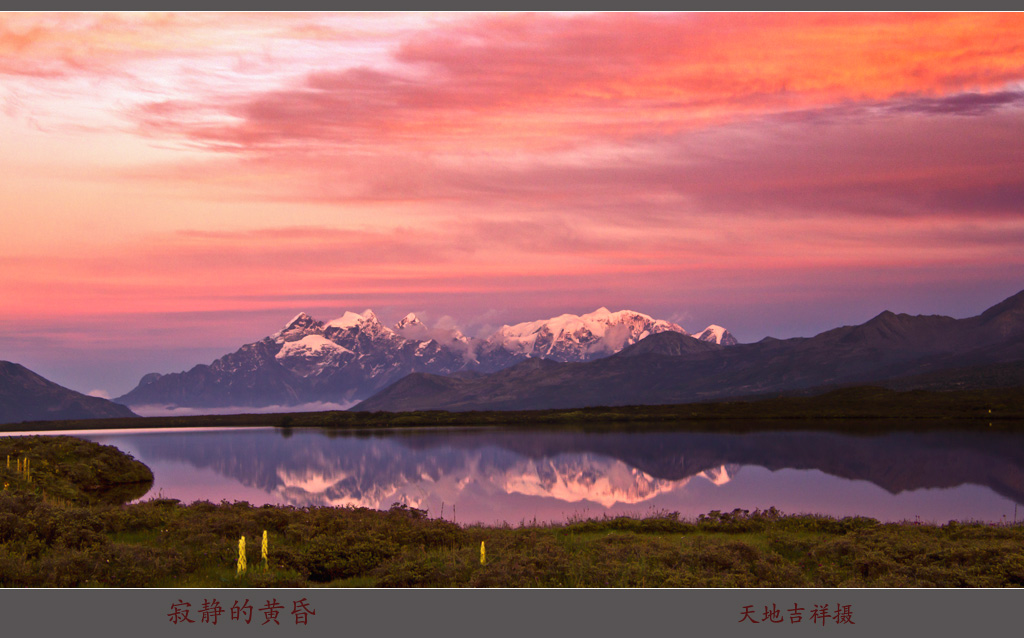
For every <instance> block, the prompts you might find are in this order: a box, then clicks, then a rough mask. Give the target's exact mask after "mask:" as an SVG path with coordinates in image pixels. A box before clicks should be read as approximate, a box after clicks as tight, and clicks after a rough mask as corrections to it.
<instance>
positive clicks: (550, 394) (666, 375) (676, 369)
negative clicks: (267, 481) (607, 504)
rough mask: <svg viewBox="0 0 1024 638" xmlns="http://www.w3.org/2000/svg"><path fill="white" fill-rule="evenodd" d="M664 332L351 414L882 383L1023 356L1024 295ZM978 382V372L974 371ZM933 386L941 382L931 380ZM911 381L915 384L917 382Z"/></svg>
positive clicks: (414, 383) (403, 385)
mask: <svg viewBox="0 0 1024 638" xmlns="http://www.w3.org/2000/svg"><path fill="white" fill-rule="evenodd" d="M682 343H684V342H680V341H679V339H678V335H674V334H670V333H660V334H654V335H650V336H649V337H647V338H646V339H644V340H643V341H640V342H638V343H636V344H634V345H632V346H629V347H627V348H625V349H623V350H622V351H621V352H619V353H618V354H616V355H613V356H611V357H608V358H605V359H600V360H597V361H591V362H587V363H579V364H558V363H553V362H552V363H551V365H547V366H544V367H543V368H540V367H538V368H530V369H526V368H520V366H515V368H511V369H509V370H508V371H506V372H511V371H512V370H516V371H517V372H516V374H514V375H512V374H502V373H497V374H490V375H486V376H483V377H480V378H477V379H473V380H462V381H461V382H460V383H457V384H446V383H444V382H438V380H437V379H434V378H432V377H431V376H430V375H416V376H409V377H406V378H404V379H402V380H401V381H399V382H397V383H395V384H394V385H392V386H391V387H389V388H387V389H386V390H384V391H383V392H381V393H379V394H377V395H375V396H373V397H370V398H369V399H367V400H366V401H364V402H362V403H360V404H359V405H357V406H356V407H355V408H353V409H354V410H367V411H409V410H427V409H443V410H454V411H461V410H526V409H558V408H562V409H565V408H578V407H587V406H597V405H607V406H619V405H656V404H671V403H685V402H692V401H706V400H715V399H724V398H731V397H740V396H749V395H770V394H772V393H776V394H778V393H786V392H794V391H805V390H810V389H813V388H820V387H841V386H844V385H854V384H864V383H872V384H880V383H882V384H884V383H885V382H887V381H892V382H899V380H903V383H904V385H903V387H904V389H909V388H908V387H907V385H906V379H909V378H913V377H914V376H922V375H932V376H933V377H934V376H935V375H938V376H939V377H940V378H941V375H942V374H943V373H944V372H947V371H954V370H958V369H964V368H970V367H973V368H975V369H977V368H979V367H981V368H984V367H985V366H991V365H1001V364H1009V363H1013V362H1017V361H1024V291H1022V292H1021V293H1018V294H1016V295H1014V296H1013V297H1010V298H1008V299H1006V300H1004V301H1003V302H1001V303H999V304H997V305H995V306H993V307H991V308H989V309H988V310H986V311H985V312H983V313H982V314H980V315H978V316H975V317H969V318H966V319H954V318H951V317H944V316H938V315H916V316H914V315H907V314H895V313H892V312H889V311H886V312H883V313H881V314H879V315H877V316H876V317H874V318H872V319H870V320H868V321H867V322H865V323H863V324H860V325H855V326H842V327H840V328H835V329H833V330H828V331H826V332H823V333H821V334H818V335H816V336H814V337H810V338H805V337H800V338H794V339H785V340H780V339H764V340H762V341H759V342H757V343H751V344H739V345H735V346H732V347H729V348H722V347H715V346H714V345H713V344H709V345H711V347H709V348H704V347H701V346H700V345H697V347H693V344H689V343H686V344H685V346H686V347H681V346H680V344H682ZM976 377H977V378H981V376H978V375H976ZM930 382H931V383H934V382H935V379H934V378H933V379H932V380H931V381H930ZM910 387H913V385H912V384H911V386H910Z"/></svg>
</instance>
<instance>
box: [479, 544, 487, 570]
mask: <svg viewBox="0 0 1024 638" xmlns="http://www.w3.org/2000/svg"><path fill="white" fill-rule="evenodd" d="M480 564H481V565H486V564H487V551H486V550H484V542H483V541H480Z"/></svg>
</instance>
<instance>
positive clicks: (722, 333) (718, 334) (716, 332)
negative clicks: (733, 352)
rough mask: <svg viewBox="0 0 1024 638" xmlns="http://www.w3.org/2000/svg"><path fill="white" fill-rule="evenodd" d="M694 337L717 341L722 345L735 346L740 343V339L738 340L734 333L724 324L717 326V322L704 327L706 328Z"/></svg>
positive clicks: (710, 341) (711, 341)
mask: <svg viewBox="0 0 1024 638" xmlns="http://www.w3.org/2000/svg"><path fill="white" fill-rule="evenodd" d="M693 337H694V338H695V339H699V340H701V341H707V342H709V343H717V344H718V345H721V346H734V345H736V344H737V343H738V341H736V337H734V336H732V333H730V332H729V331H728V330H726V329H725V328H723V327H722V326H716V325H715V324H711V325H710V326H708V327H707V328H704V330H702V331H701V332H700V333H698V334H695V335H693Z"/></svg>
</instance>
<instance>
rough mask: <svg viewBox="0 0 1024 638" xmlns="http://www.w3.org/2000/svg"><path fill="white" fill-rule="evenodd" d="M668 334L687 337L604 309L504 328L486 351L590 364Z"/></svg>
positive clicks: (645, 318)
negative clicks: (647, 339)
mask: <svg viewBox="0 0 1024 638" xmlns="http://www.w3.org/2000/svg"><path fill="white" fill-rule="evenodd" d="M666 331H672V332H678V333H681V334H684V335H685V334H687V332H686V331H685V330H683V329H682V328H681V327H680V326H677V325H676V324H674V323H671V322H668V321H664V320H661V319H654V318H652V317H651V316H650V315H645V314H643V313H640V312H635V311H633V310H620V311H618V312H611V311H610V310H608V309H607V308H603V307H602V308H598V309H597V310H595V311H594V312H590V313H587V314H584V315H573V314H564V315H559V316H557V317H552V318H551V319H544V320H540V321H528V322H524V323H519V324H515V325H512V326H502V327H501V328H500V329H499V330H498V331H497V332H495V333H494V334H493V335H491V336H490V337H489V338H488V339H487V341H486V343H485V346H484V349H485V350H494V349H497V348H504V349H505V350H507V351H509V352H511V353H513V354H516V355H525V356H528V357H545V358H551V359H555V360H558V361H587V360H590V359H594V358H597V357H600V356H607V355H610V354H614V353H616V352H618V351H620V350H622V349H623V348H625V347H626V346H630V345H633V344H634V343H636V342H637V341H640V340H641V339H643V338H644V337H647V336H649V335H652V334H656V333H659V332H666Z"/></svg>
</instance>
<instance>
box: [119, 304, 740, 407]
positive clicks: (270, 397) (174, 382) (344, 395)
mask: <svg viewBox="0 0 1024 638" xmlns="http://www.w3.org/2000/svg"><path fill="white" fill-rule="evenodd" d="M669 331H671V332H677V333H679V334H682V335H688V334H689V333H687V332H686V331H685V330H683V328H682V327H680V326H678V325H676V324H674V323H672V322H669V321H665V320H662V319H654V318H653V317H651V316H649V315H645V314H643V313H639V312H634V311H631V310H620V311H618V312H611V311H609V310H608V309H607V308H599V309H598V310H596V311H594V312H591V313H588V314H584V315H573V314H564V315H560V316H558V317H552V318H551V319H545V320H540V321H532V322H525V323H520V324H516V325H512V326H508V325H506V326H502V327H501V328H500V329H498V330H497V331H496V332H494V333H493V334H491V335H490V336H488V337H486V338H484V339H473V338H469V337H466V336H465V335H464V334H463V333H462V332H461V331H460V330H459V329H458V328H455V327H433V328H432V327H430V326H427V325H426V324H425V323H424V322H423V321H422V320H421V319H419V318H418V317H417V316H416V315H415V314H414V313H409V314H407V315H405V316H404V317H403V318H402V319H401V320H400V321H398V322H397V323H396V324H395V326H394V328H389V327H388V326H386V325H384V324H383V323H382V322H381V321H380V319H378V318H377V316H376V315H375V314H374V313H373V311H372V310H366V311H364V312H362V313H355V312H345V313H344V314H342V315H341V316H340V317H338V318H336V319H333V320H331V321H327V322H324V321H319V320H317V319H314V318H313V317H311V316H309V315H308V314H306V313H304V312H302V313H299V314H298V315H296V316H295V317H294V318H293V319H292V320H291V321H289V322H288V323H286V324H285V325H284V327H283V328H282V329H281V330H279V331H278V332H276V333H274V334H272V335H270V336H269V337H266V338H264V339H262V340H260V341H258V342H255V343H251V344H247V345H245V346H242V348H240V349H239V350H238V351H236V352H233V353H231V354H228V355H225V356H223V357H221V358H220V359H217V360H216V361H214V362H213V363H211V364H210V365H197V366H195V367H194V368H192V369H191V370H188V371H185V372H179V373H173V374H166V375H161V374H157V373H150V374H147V375H146V376H144V377H143V378H142V380H141V381H140V382H139V385H138V386H137V387H136V388H135V389H134V390H132V391H131V392H129V393H128V394H126V395H124V396H122V397H119V398H118V399H117V400H118V401H119V402H122V403H125V404H127V405H134V406H153V405H156V406H176V407H210V408H212V407H239V408H244V407H260V408H262V407H266V406H275V405H280V406H294V405H301V404H305V403H317V402H327V403H332V404H341V403H345V402H353V401H357V400H360V399H364V398H366V397H368V396H370V395H372V394H373V393H375V392H377V391H379V390H381V389H383V388H384V387H386V386H388V385H390V384H391V383H393V382H395V381H397V380H398V379H400V378H402V377H404V376H406V375H408V374H410V373H413V372H427V373H431V374H440V375H451V374H453V373H456V372H459V371H474V372H483V373H486V372H495V371H497V370H501V369H503V368H506V367H508V366H511V365H514V364H516V363H518V362H520V361H523V360H524V359H552V360H555V361H563V362H564V361H571V362H582V361H590V360H592V359H597V358H601V357H606V356H609V355H612V354H615V353H616V352H619V351H620V350H622V349H623V348H625V347H627V346H630V345H632V344H635V343H637V342H638V341H640V340H642V339H644V338H645V337H647V336H648V335H651V334H657V333H660V332H669ZM696 338H699V339H701V340H702V341H708V342H712V343H718V344H722V345H730V344H731V343H735V341H736V340H735V339H733V338H732V335H730V334H729V332H728V331H727V330H725V329H724V328H721V327H719V326H709V327H708V328H707V329H705V331H704V332H702V333H701V334H700V335H698V336H697V337H696Z"/></svg>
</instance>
